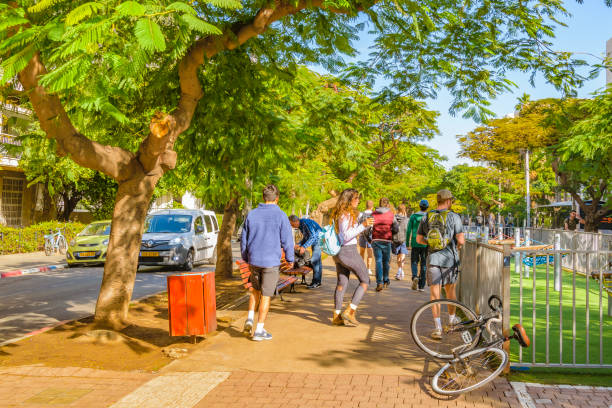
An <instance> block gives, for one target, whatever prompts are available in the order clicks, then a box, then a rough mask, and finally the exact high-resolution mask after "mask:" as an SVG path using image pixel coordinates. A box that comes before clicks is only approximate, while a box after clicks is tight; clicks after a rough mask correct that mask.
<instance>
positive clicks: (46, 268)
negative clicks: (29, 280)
mask: <svg viewBox="0 0 612 408" xmlns="http://www.w3.org/2000/svg"><path fill="white" fill-rule="evenodd" d="M65 268H66V265H65V264H62V265H47V266H38V267H36V268H29V269H16V270H14V271H8V272H2V273H0V278H11V277H13V276H21V275H27V274H30V273H36V272H49V271H54V270H58V269H65Z"/></svg>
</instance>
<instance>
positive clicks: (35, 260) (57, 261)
mask: <svg viewBox="0 0 612 408" xmlns="http://www.w3.org/2000/svg"><path fill="white" fill-rule="evenodd" d="M65 263H66V255H61V254H53V255H51V256H46V255H45V253H44V251H41V252H29V253H25V254H10V255H0V272H7V271H12V270H15V269H29V268H34V267H36V266H44V265H61V264H65Z"/></svg>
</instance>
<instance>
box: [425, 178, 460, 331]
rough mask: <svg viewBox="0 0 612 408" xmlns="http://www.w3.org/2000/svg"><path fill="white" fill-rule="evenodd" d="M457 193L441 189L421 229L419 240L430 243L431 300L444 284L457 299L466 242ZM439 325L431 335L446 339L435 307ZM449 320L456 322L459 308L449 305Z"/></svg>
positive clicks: (428, 264)
mask: <svg viewBox="0 0 612 408" xmlns="http://www.w3.org/2000/svg"><path fill="white" fill-rule="evenodd" d="M453 200H454V197H453V194H452V193H451V192H450V191H449V190H446V189H444V190H440V191H438V194H437V201H438V207H437V208H436V209H435V210H432V211H430V212H428V213H427V216H426V217H423V219H422V220H421V224H420V225H419V229H418V231H417V242H418V243H419V244H421V245H427V248H428V256H427V285H428V286H429V292H430V294H429V297H430V299H431V300H436V299H440V293H441V291H442V287H444V291H445V292H446V297H447V298H448V299H453V300H455V299H457V296H456V294H455V284H456V282H457V278H458V276H459V250H460V249H461V247H462V246H463V245H464V244H465V237H464V235H463V224H462V223H461V217H459V215H458V214H456V213H454V212H453V211H452V210H451V208H452V205H453ZM432 311H433V315H434V324H435V329H434V330H433V331H432V333H431V335H430V337H431V338H432V339H434V340H442V322H441V320H440V308H439V306H438V308H437V309H436V308H433V309H432ZM448 315H449V321H448V322H445V324H450V325H452V324H455V323H457V322H458V321H459V319H458V318H457V317H456V316H455V308H454V307H452V306H448Z"/></svg>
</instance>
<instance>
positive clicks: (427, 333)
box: [410, 295, 530, 395]
mask: <svg viewBox="0 0 612 408" xmlns="http://www.w3.org/2000/svg"><path fill="white" fill-rule="evenodd" d="M487 303H488V305H489V307H490V308H491V312H489V313H485V314H481V315H476V314H475V313H474V312H473V311H472V310H471V309H470V308H469V307H467V306H466V305H464V304H463V303H461V302H458V301H456V300H449V299H439V300H432V301H430V302H427V303H425V304H423V305H422V306H421V307H419V308H418V309H417V310H416V312H415V313H414V315H413V316H412V321H411V322H410V332H411V334H412V338H413V339H414V342H415V343H416V345H417V346H418V347H419V348H420V349H421V350H423V351H424V352H425V353H426V354H428V355H430V356H432V357H435V358H438V359H441V360H446V361H447V362H446V364H445V365H444V366H442V368H441V369H440V370H439V371H438V372H437V373H436V374H435V375H434V376H433V378H432V380H431V386H432V388H433V390H434V391H435V392H436V393H438V394H441V395H457V394H462V393H465V392H468V391H472V390H474V389H476V388H479V387H482V386H483V385H485V384H487V383H489V382H491V381H492V380H493V379H495V378H496V377H497V376H498V375H500V374H501V372H502V371H503V369H504V368H505V367H506V365H507V364H508V360H509V357H508V353H507V352H506V351H505V350H503V349H502V345H503V344H504V342H506V341H509V340H511V339H515V340H517V341H518V343H519V344H520V345H521V347H529V344H530V340H529V337H528V336H527V333H526V332H525V329H524V328H523V327H522V326H521V325H520V324H515V325H514V326H513V327H512V331H513V332H514V333H513V334H512V335H511V336H509V337H506V336H504V335H503V334H502V331H501V324H502V300H501V299H500V298H499V296H496V295H493V296H491V297H490V298H489V300H488V302H487ZM434 312H435V314H436V315H438V316H439V317H440V322H441V323H442V322H445V323H446V324H444V323H442V324H443V325H442V335H441V336H440V337H441V338H439V339H438V338H437V337H438V336H437V335H434V333H433V331H434V330H435V323H434ZM453 312H454V313H453ZM483 328H484V330H483ZM477 346H478V347H477Z"/></svg>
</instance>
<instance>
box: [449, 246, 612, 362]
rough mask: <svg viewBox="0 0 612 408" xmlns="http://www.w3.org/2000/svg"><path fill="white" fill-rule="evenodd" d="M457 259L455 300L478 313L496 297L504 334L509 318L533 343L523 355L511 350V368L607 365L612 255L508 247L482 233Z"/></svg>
mask: <svg viewBox="0 0 612 408" xmlns="http://www.w3.org/2000/svg"><path fill="white" fill-rule="evenodd" d="M485 236H486V235H485ZM557 240H558V241H559V239H558V238H557ZM460 256H461V273H460V275H459V281H458V287H457V293H458V297H459V300H461V301H462V302H464V303H465V304H467V305H468V306H470V307H471V308H472V309H473V310H475V311H476V312H484V311H486V310H487V308H488V307H487V304H486V300H487V299H488V297H489V296H490V295H493V294H496V295H499V296H501V298H502V299H503V301H504V305H503V308H504V315H503V324H502V326H503V330H504V332H505V333H508V332H509V329H510V325H511V322H510V321H511V320H512V323H521V324H522V325H523V326H524V327H525V328H526V330H528V333H529V334H530V337H531V338H532V346H531V347H530V348H529V349H526V350H527V351H523V349H521V348H517V349H513V350H512V353H511V361H512V364H513V365H518V366H529V367H573V368H590V367H599V368H612V354H611V353H604V350H606V347H607V348H608V349H610V347H612V286H611V285H612V251H609V250H603V249H598V250H582V249H571V248H565V249H561V248H560V245H559V242H557V245H555V249H547V248H544V249H542V248H521V247H516V248H514V249H513V250H511V246H510V245H509V244H505V245H503V246H498V245H490V244H488V243H487V239H486V238H484V236H482V235H481V239H480V240H478V241H476V240H469V239H468V240H467V241H466V244H465V246H464V247H463V248H462V250H461V254H460ZM581 258H585V261H584V262H581V261H580V259H581ZM512 259H514V260H515V262H516V263H517V265H518V267H515V268H513V269H514V270H515V272H516V273H511V269H512V268H511V261H512ZM568 265H569V267H568ZM582 266H584V268H585V271H582V270H581V267H582ZM606 303H607V304H606ZM524 353H528V354H527V355H524ZM529 354H530V355H529Z"/></svg>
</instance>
